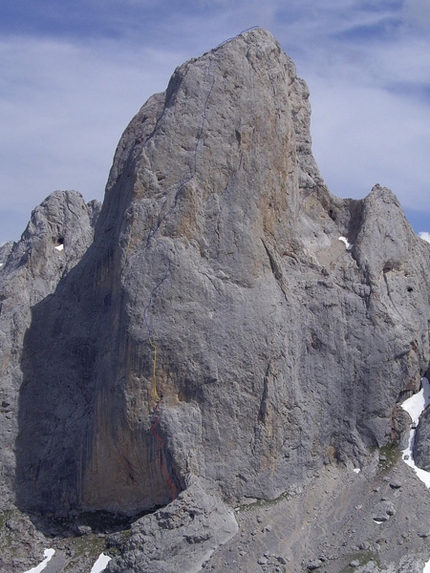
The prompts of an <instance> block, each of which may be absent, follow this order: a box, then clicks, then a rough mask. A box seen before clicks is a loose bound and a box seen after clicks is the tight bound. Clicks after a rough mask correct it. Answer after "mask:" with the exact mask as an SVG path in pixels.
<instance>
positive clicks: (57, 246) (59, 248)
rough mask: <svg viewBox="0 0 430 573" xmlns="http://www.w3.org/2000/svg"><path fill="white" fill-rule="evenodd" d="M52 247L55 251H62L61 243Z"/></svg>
mask: <svg viewBox="0 0 430 573" xmlns="http://www.w3.org/2000/svg"><path fill="white" fill-rule="evenodd" d="M54 249H57V251H62V250H63V249H64V245H63V244H61V245H56V246H55V247H54Z"/></svg>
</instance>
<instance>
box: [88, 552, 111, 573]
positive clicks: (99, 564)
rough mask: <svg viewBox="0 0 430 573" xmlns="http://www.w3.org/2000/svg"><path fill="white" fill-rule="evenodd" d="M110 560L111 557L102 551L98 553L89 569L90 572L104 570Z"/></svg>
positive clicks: (98, 572) (94, 572) (96, 572)
mask: <svg viewBox="0 0 430 573" xmlns="http://www.w3.org/2000/svg"><path fill="white" fill-rule="evenodd" d="M110 560H111V557H109V556H108V555H105V554H104V553H100V555H99V557H98V559H97V561H96V562H95V563H94V565H93V568H92V569H91V573H101V572H102V571H104V570H105V569H106V567H107V564H108V563H109V561H110Z"/></svg>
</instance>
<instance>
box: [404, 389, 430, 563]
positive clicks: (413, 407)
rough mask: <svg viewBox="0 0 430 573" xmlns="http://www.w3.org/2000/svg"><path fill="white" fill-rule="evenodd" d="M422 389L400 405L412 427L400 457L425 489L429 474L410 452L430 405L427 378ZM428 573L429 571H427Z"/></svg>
mask: <svg viewBox="0 0 430 573" xmlns="http://www.w3.org/2000/svg"><path fill="white" fill-rule="evenodd" d="M421 384H422V388H421V390H420V391H419V392H417V393H416V394H414V395H413V396H411V397H410V398H408V399H407V400H405V401H404V402H403V404H402V408H403V409H404V410H406V412H408V414H409V415H410V417H411V418H412V426H411V433H410V436H409V444H408V447H407V448H406V449H405V450H403V452H402V457H403V461H404V462H405V463H406V464H408V466H410V467H411V468H413V470H414V471H415V473H416V474H417V476H418V477H419V479H420V480H421V481H423V482H424V483H425V484H426V486H427V487H430V472H426V471H425V470H422V469H421V468H417V466H416V465H415V463H414V459H413V457H412V450H413V447H414V439H415V428H414V426H416V425H417V424H418V420H419V417H420V415H421V412H422V411H423V410H424V408H425V407H426V406H427V404H429V403H430V383H429V381H428V380H427V378H422V380H421ZM429 573H430V569H429Z"/></svg>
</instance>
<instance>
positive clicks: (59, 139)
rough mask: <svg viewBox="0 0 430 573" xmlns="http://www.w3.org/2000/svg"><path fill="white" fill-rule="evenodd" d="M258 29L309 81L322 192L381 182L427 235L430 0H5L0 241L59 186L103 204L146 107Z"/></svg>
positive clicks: (0, 47) (0, 38) (352, 193)
mask: <svg viewBox="0 0 430 573" xmlns="http://www.w3.org/2000/svg"><path fill="white" fill-rule="evenodd" d="M255 25H258V26H261V27H263V28H266V29H268V30H269V31H271V32H272V34H273V35H274V36H275V37H276V38H277V39H278V40H279V42H280V44H281V46H282V48H283V49H284V50H285V51H286V52H287V54H288V55H290V56H291V57H292V58H293V60H294V61H295V63H296V65H297V70H298V74H299V75H300V76H301V77H303V78H304V79H305V80H306V82H307V83H308V85H309V88H310V91H311V104H312V109H313V114H312V136H313V149H314V155H315V158H316V160H317V163H318V165H319V168H320V171H321V174H322V176H323V177H324V179H325V181H326V183H327V185H328V187H329V189H330V190H331V191H332V192H333V193H335V194H336V195H339V196H342V197H356V198H359V197H364V196H365V195H366V194H367V193H368V192H369V191H370V189H371V188H372V186H373V185H374V184H375V183H379V184H381V185H385V186H387V187H390V188H391V189H392V190H393V191H394V193H396V195H397V196H398V198H399V199H400V202H401V203H402V205H403V207H404V209H405V211H406V213H407V216H408V218H409V220H410V221H411V223H412V224H413V226H414V228H415V230H416V231H417V232H418V231H430V200H429V198H430V194H429V182H430V33H429V32H430V2H428V0H378V2H375V1H374V0H372V1H366V0H318V1H316V0H289V1H288V0H265V1H264V2H262V1H261V0H258V1H256V0H248V1H245V0H235V2H231V1H229V0H211V1H209V0H196V1H193V2H192V1H191V0H188V1H187V0H73V1H72V0H37V1H34V0H13V1H12V0H2V2H1V5H0V242H3V241H6V240H8V239H14V240H17V239H18V238H19V236H20V233H21V232H22V231H23V229H24V227H25V225H26V222H27V221H28V218H29V215H30V211H31V209H32V208H34V207H35V206H36V205H37V204H39V203H40V202H41V201H42V200H43V199H44V198H45V197H46V196H47V195H49V193H51V192H52V191H54V190H56V189H76V190H78V191H80V192H81V193H82V194H83V195H84V197H85V199H86V200H88V201H89V200H90V199H93V198H97V199H102V198H103V192H104V186H105V183H106V179H107V176H108V171H109V168H110V165H111V162H112V157H113V153H114V150H115V147H116V144H117V142H118V139H119V137H120V135H121V133H122V131H123V130H124V129H125V127H126V125H127V123H128V122H129V120H130V119H131V118H132V116H133V115H134V114H135V113H136V111H137V110H138V109H139V108H140V106H141V105H142V104H143V103H144V101H145V100H146V99H147V98H148V97H149V96H150V95H151V94H152V93H154V92H157V91H162V90H164V89H165V87H166V85H167V82H168V80H169V77H170V75H171V74H172V72H173V70H174V69H175V67H176V66H177V65H179V64H181V63H182V62H184V61H185V60H187V59H189V58H191V57H195V56H199V55H200V54H202V53H203V52H205V51H207V50H209V49H210V48H212V47H214V46H216V45H218V44H219V43H220V42H222V41H223V40H225V39H227V38H230V37H232V36H234V35H236V34H237V33H239V32H240V31H241V30H244V29H246V28H248V27H251V26H255Z"/></svg>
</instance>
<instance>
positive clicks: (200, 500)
mask: <svg viewBox="0 0 430 573" xmlns="http://www.w3.org/2000/svg"><path fill="white" fill-rule="evenodd" d="M237 530H238V527H237V523H236V520H235V517H234V512H233V511H232V510H231V509H230V508H228V507H227V506H226V505H225V504H224V503H223V502H222V501H221V500H220V499H219V497H218V495H217V493H216V492H214V491H213V488H212V487H211V486H210V484H209V485H208V484H205V486H204V487H202V484H200V483H199V482H198V481H197V480H194V482H193V483H192V484H191V485H190V486H189V487H188V489H187V490H186V491H184V492H182V493H181V494H180V495H179V496H178V498H177V499H176V500H175V501H174V502H172V503H171V504H169V505H168V506H167V507H166V508H164V509H161V510H158V511H157V512H155V513H154V514H152V515H148V516H146V517H143V518H141V519H139V520H137V521H136V522H135V523H134V524H133V526H132V530H131V535H130V539H129V541H128V543H127V545H126V548H125V552H124V556H123V557H119V558H114V559H113V560H112V561H110V562H109V565H108V567H107V569H106V573H125V572H133V573H177V571H181V573H195V572H197V571H200V569H201V567H202V565H203V564H204V563H205V562H206V561H208V559H209V558H210V556H211V554H212V553H213V552H214V551H215V550H216V549H217V548H218V547H219V546H220V545H222V544H224V543H226V542H227V541H228V540H229V539H231V538H232V537H233V536H234V535H235V534H236V532H237Z"/></svg>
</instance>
